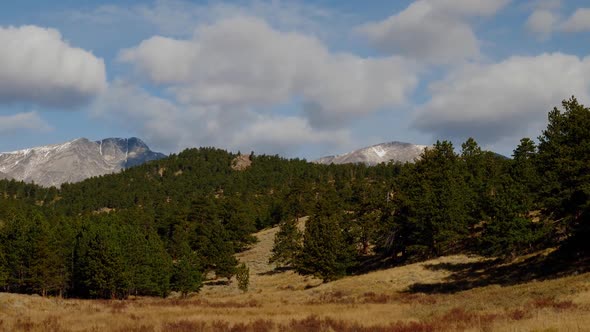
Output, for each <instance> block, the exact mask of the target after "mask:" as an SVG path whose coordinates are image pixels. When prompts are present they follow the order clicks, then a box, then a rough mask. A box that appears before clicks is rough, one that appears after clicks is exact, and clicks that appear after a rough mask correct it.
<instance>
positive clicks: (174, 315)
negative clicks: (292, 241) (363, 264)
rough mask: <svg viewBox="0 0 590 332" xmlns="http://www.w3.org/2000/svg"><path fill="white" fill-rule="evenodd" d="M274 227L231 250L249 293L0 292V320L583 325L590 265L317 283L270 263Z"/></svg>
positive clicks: (325, 327)
mask: <svg viewBox="0 0 590 332" xmlns="http://www.w3.org/2000/svg"><path fill="white" fill-rule="evenodd" d="M276 231H277V230H276V229H269V230H264V231H262V232H260V233H258V234H257V237H258V239H259V243H258V244H256V245H255V246H254V247H253V248H252V249H250V250H248V251H246V252H243V253H241V254H239V255H238V258H239V260H240V261H242V262H245V263H246V264H247V265H248V266H249V267H250V272H251V276H250V291H249V292H248V293H246V294H243V293H241V292H240V291H239V290H238V288H237V285H236V282H233V283H232V284H230V285H206V286H205V287H204V288H203V290H202V291H201V293H200V294H197V295H195V296H193V297H191V298H189V299H187V300H181V299H174V298H170V299H157V298H134V299H130V300H127V301H93V300H69V299H68V300H62V299H56V298H41V297H39V296H26V295H16V294H5V293H0V330H1V331H590V274H589V273H586V274H579V275H575V276H568V277H563V278H559V279H552V280H544V281H530V282H526V283H521V284H515V285H506V286H500V285H497V284H491V285H485V286H483V287H468V288H467V289H466V290H462V291H457V292H451V293H440V292H439V293H431V294H425V293H416V292H410V291H408V290H410V289H411V286H412V285H415V284H426V285H428V284H437V283H442V284H444V283H447V282H452V281H453V280H454V279H453V278H455V277H456V273H457V271H456V270H455V271H453V268H452V267H461V266H463V265H470V264H478V263H486V260H485V259H483V258H481V257H468V256H463V255H458V256H449V257H442V258H439V259H435V260H431V261H427V262H422V263H417V264H411V265H407V266H401V267H397V268H391V269H386V270H382V271H376V272H372V273H368V274H365V275H360V276H352V277H347V278H344V279H341V280H338V281H335V282H331V283H327V284H323V283H322V282H321V281H320V280H318V279H315V278H311V277H303V276H299V275H297V274H295V273H294V272H292V271H286V272H280V273H275V272H274V271H273V269H274V266H270V265H268V256H269V255H270V249H271V247H272V241H273V239H274V234H275V233H276ZM521 260H522V259H521ZM521 260H517V261H518V262H520V261H521ZM459 270H460V269H459ZM461 271H462V270H461Z"/></svg>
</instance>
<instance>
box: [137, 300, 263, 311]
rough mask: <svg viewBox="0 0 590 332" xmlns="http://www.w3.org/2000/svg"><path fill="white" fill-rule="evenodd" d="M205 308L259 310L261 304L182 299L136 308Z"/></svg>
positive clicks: (141, 305) (150, 303)
mask: <svg viewBox="0 0 590 332" xmlns="http://www.w3.org/2000/svg"><path fill="white" fill-rule="evenodd" d="M146 306H153V307H181V308H182V307H206V308H216V309H219V308H228V309H242V308H259V307H262V304H261V303H260V302H258V301H256V300H254V299H251V300H249V301H245V302H237V301H225V302H210V301H207V300H200V299H199V300H182V299H164V300H157V301H152V302H145V303H141V304H138V307H146Z"/></svg>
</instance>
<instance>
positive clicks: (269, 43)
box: [120, 17, 418, 127]
mask: <svg viewBox="0 0 590 332" xmlns="http://www.w3.org/2000/svg"><path fill="white" fill-rule="evenodd" d="M120 59H121V60H122V61H124V62H127V63H130V64H132V65H133V66H134V67H135V68H136V70H137V71H138V72H139V73H140V74H141V75H142V76H144V77H147V78H149V79H150V80H151V81H152V82H153V83H156V84H160V85H162V86H165V87H167V88H168V89H169V91H170V92H171V93H173V94H174V95H175V97H176V98H177V100H178V101H179V102H180V103H182V104H187V105H200V106H217V107H220V108H222V109H250V108H253V107H264V106H275V105H277V104H281V103H287V102H289V101H291V100H292V99H300V100H302V103H303V105H305V106H306V110H305V112H306V115H307V116H308V119H309V120H310V121H311V124H312V125H313V126H316V127H321V126H329V125H331V124H333V123H334V122H338V121H341V120H342V119H346V118H349V117H350V116H352V115H358V114H367V113H370V112H373V111H375V110H379V109H382V108H385V107H394V106H398V105H402V104H404V103H405V102H406V100H407V98H408V95H409V94H410V93H411V92H412V91H413V89H414V88H415V86H416V84H417V82H418V77H417V68H416V66H415V64H414V62H413V61H409V60H407V59H404V58H402V57H395V56H391V57H384V58H362V57H359V56H357V55H353V54H346V53H331V52H330V51H329V50H328V49H327V48H326V47H325V46H324V45H323V43H322V42H321V41H320V40H318V39H317V38H314V37H311V36H308V35H304V34H301V33H296V32H282V31H279V30H276V29H273V28H272V27H271V26H270V25H268V24H267V23H266V22H265V21H263V20H261V19H258V18H253V17H236V18H231V19H225V20H221V21H219V22H216V23H214V24H211V25H207V26H202V27H200V28H198V29H197V30H196V32H195V34H194V36H193V38H192V39H172V38H166V37H159V36H156V37H152V38H150V39H148V40H145V41H143V42H142V43H141V44H139V45H138V46H137V47H134V48H130V49H127V50H124V51H122V52H121V54H120ZM171 64H173V65H171Z"/></svg>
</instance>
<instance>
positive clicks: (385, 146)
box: [314, 142, 426, 166]
mask: <svg viewBox="0 0 590 332" xmlns="http://www.w3.org/2000/svg"><path fill="white" fill-rule="evenodd" d="M425 148H426V145H416V144H411V143H405V142H387V143H381V144H375V145H371V146H368V147H364V148H361V149H358V150H354V151H351V152H348V153H344V154H341V155H336V156H326V157H322V158H320V159H317V160H314V162H315V163H318V164H326V165H329V164H356V163H362V164H366V165H370V166H373V165H377V164H380V163H387V162H391V161H393V162H402V163H404V162H412V161H414V160H415V159H417V158H419V157H420V155H421V154H422V152H423V151H424V149H425Z"/></svg>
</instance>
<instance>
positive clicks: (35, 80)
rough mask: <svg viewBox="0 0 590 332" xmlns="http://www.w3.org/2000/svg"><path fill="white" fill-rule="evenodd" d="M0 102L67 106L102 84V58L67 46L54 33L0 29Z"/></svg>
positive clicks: (103, 82) (35, 29)
mask: <svg viewBox="0 0 590 332" xmlns="http://www.w3.org/2000/svg"><path fill="white" fill-rule="evenodd" d="M0 45H1V47H0V103H2V102H4V103H7V102H8V103H10V102H30V103H36V104H39V105H44V106H52V107H70V106H76V105H79V104H81V103H84V102H86V101H87V100H88V99H89V98H90V97H92V96H94V95H96V94H97V93H99V92H100V91H102V90H103V89H104V88H105V87H106V85H107V83H106V73H105V66H104V62H103V60H102V59H99V58H96V57H95V56H94V55H92V54H91V53H90V52H87V51H85V50H82V49H80V48H75V47H72V46H70V45H69V44H68V43H67V42H66V41H64V40H63V39H62V36H61V35H60V33H59V32H58V31H57V30H54V29H45V28H40V27H36V26H22V27H6V28H3V27H0Z"/></svg>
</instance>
